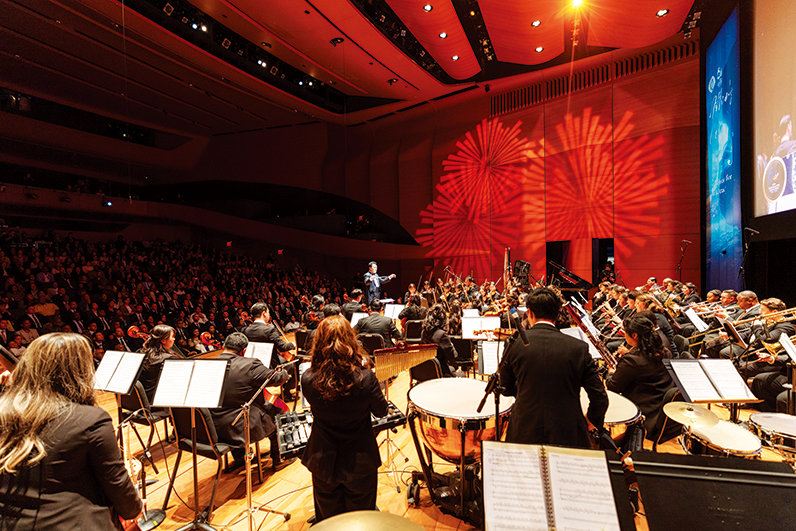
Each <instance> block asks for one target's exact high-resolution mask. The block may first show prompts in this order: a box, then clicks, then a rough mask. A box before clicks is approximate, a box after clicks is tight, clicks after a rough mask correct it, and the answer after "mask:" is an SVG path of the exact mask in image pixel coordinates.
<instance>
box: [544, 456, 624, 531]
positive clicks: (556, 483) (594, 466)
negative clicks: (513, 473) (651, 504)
mask: <svg viewBox="0 0 796 531" xmlns="http://www.w3.org/2000/svg"><path fill="white" fill-rule="evenodd" d="M545 450H546V453H547V469H548V472H549V474H550V491H551V494H552V498H553V514H554V515H555V527H556V529H578V530H586V529H595V530H596V529H600V530H607V529H616V530H619V519H618V517H617V515H616V505H615V504H614V493H613V490H612V489H611V480H610V475H609V472H608V463H607V462H606V460H605V454H604V453H603V452H600V451H596V450H576V449H573V448H551V447H549V446H546V447H545Z"/></svg>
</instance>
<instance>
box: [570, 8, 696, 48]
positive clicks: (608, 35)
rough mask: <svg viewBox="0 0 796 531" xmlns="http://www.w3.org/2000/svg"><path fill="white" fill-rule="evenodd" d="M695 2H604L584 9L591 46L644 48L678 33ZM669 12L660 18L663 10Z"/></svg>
mask: <svg viewBox="0 0 796 531" xmlns="http://www.w3.org/2000/svg"><path fill="white" fill-rule="evenodd" d="M693 4H694V0H633V1H632V2H628V1H627V0H600V1H599V2H594V3H593V4H588V5H586V6H584V8H583V10H584V11H583V13H584V16H585V17H586V19H587V20H588V24H589V44H590V45H592V46H610V47H614V48H640V47H643V46H649V45H651V44H655V43H656V42H660V41H662V40H664V39H665V38H667V37H670V36H671V35H673V34H675V33H677V31H678V30H679V29H680V27H681V26H682V25H683V21H684V20H685V17H686V16H687V15H688V12H689V10H690V9H691V6H692V5H693ZM664 8H665V9H668V10H669V12H668V13H667V14H666V15H665V16H663V17H658V16H657V15H656V13H657V12H658V10H660V9H664Z"/></svg>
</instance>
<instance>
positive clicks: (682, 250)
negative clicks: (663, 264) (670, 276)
mask: <svg viewBox="0 0 796 531" xmlns="http://www.w3.org/2000/svg"><path fill="white" fill-rule="evenodd" d="M682 243H683V244H684V245H682V246H681V247H680V261H679V262H677V280H678V281H679V282H681V283H682V282H683V257H685V250H686V249H688V242H687V241H686V240H683V241H682Z"/></svg>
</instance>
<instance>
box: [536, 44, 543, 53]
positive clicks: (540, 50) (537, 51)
mask: <svg viewBox="0 0 796 531" xmlns="http://www.w3.org/2000/svg"><path fill="white" fill-rule="evenodd" d="M535 50H536V53H541V52H542V50H544V47H543V46H537V47H536V48H535Z"/></svg>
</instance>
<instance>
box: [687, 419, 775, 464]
mask: <svg viewBox="0 0 796 531" xmlns="http://www.w3.org/2000/svg"><path fill="white" fill-rule="evenodd" d="M680 445H681V446H682V447H683V450H685V451H686V453H688V454H692V455H713V456H720V457H743V458H745V459H759V458H760V454H761V452H762V447H761V444H760V439H758V438H757V436H756V435H755V434H754V433H751V432H749V431H747V430H745V429H743V428H742V427H741V426H739V425H737V424H733V423H732V422H728V421H726V420H720V421H719V422H718V423H716V424H715V425H714V426H704V425H703V426H691V428H690V429H686V430H685V431H684V432H683V434H682V435H680Z"/></svg>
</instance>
